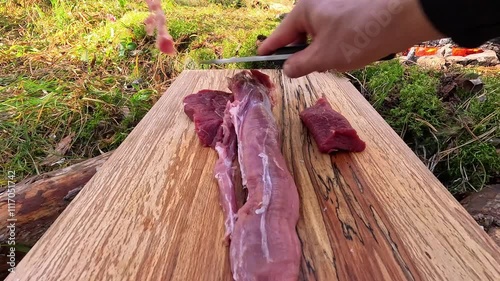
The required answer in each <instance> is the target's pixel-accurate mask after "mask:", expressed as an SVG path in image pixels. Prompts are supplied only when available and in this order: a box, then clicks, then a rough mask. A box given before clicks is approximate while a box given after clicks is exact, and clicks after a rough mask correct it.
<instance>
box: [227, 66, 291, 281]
mask: <svg viewBox="0 0 500 281" xmlns="http://www.w3.org/2000/svg"><path fill="white" fill-rule="evenodd" d="M229 88H230V89H231V91H232V92H233V94H234V102H233V103H232V104H231V109H230V110H229V111H230V113H231V117H232V121H233V124H234V127H235V131H236V136H237V140H238V141H237V146H238V161H239V165H240V169H241V174H242V181H243V184H244V185H245V186H246V188H247V190H248V198H247V201H246V203H245V204H244V205H243V206H242V207H241V208H240V209H239V210H238V213H237V220H236V223H235V225H234V229H233V232H232V236H231V244H230V262H231V269H232V272H233V278H234V279H235V280H237V281H240V280H281V281H292V280H293V281H295V280H297V279H298V275H299V266H300V253H301V248H300V243H299V239H298V235H297V232H296V225H297V221H298V219H299V195H298V191H297V187H296V185H295V183H294V180H293V177H292V175H291V174H290V172H289V170H288V168H287V165H286V162H285V159H284V157H283V155H282V154H281V147H280V141H279V138H280V136H279V129H278V125H277V122H276V120H275V118H274V116H273V113H272V97H271V91H272V83H271V81H270V79H269V77H268V76H267V75H265V74H263V73H261V72H259V71H255V70H253V71H242V72H240V73H237V74H236V75H235V76H233V77H232V78H231V79H230V82H229Z"/></svg>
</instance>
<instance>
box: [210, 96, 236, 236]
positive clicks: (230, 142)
mask: <svg viewBox="0 0 500 281" xmlns="http://www.w3.org/2000/svg"><path fill="white" fill-rule="evenodd" d="M229 108H230V103H229V102H228V103H227V107H226V109H227V110H226V111H225V113H224V117H223V122H222V125H221V126H220V128H219V132H218V135H217V137H216V138H217V139H218V140H219V141H217V143H216V144H215V150H216V151H217V154H218V155H219V159H217V162H216V163H215V178H216V179H217V182H218V184H219V204H220V205H221V207H222V212H223V214H224V226H225V228H226V235H225V237H224V238H225V241H226V243H229V240H230V236H231V233H232V232H233V229H234V223H235V221H236V212H237V211H238V207H237V205H236V192H235V181H234V174H235V171H236V166H235V165H234V160H235V158H236V149H237V148H236V132H235V131H234V126H233V123H232V121H231V115H230V114H229Z"/></svg>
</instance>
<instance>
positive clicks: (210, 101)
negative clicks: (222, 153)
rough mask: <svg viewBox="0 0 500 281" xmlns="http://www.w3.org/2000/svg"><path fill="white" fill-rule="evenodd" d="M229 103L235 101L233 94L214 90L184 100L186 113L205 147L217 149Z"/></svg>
mask: <svg viewBox="0 0 500 281" xmlns="http://www.w3.org/2000/svg"><path fill="white" fill-rule="evenodd" d="M228 101H233V95H232V94H231V93H227V92H223V91H213V90H201V91H199V92H197V93H195V94H191V95H189V96H186V97H185V98H184V112H185V113H186V114H187V116H188V117H189V119H191V121H193V122H194V124H195V131H196V134H197V135H198V137H199V139H200V141H201V143H202V144H203V145H204V146H211V147H215V143H216V142H217V141H218V139H216V136H217V132H218V131H219V128H220V126H221V124H222V121H223V117H224V110H225V109H226V105H227V103H228Z"/></svg>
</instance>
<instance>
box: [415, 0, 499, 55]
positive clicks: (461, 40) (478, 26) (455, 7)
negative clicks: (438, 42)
mask: <svg viewBox="0 0 500 281" xmlns="http://www.w3.org/2000/svg"><path fill="white" fill-rule="evenodd" d="M420 3H421V6H422V10H423V11H424V13H425V14H426V16H427V17H428V19H429V20H430V21H431V23H432V24H433V26H434V27H435V28H436V29H437V30H439V31H440V32H441V33H443V34H445V35H446V36H448V37H451V38H452V39H453V41H454V42H455V43H457V44H459V45H461V46H463V47H469V48H473V47H478V46H480V45H481V44H483V43H485V42H486V41H488V40H490V39H493V38H495V37H500V1H499V0H474V1H470V0H469V1H467V0H420Z"/></svg>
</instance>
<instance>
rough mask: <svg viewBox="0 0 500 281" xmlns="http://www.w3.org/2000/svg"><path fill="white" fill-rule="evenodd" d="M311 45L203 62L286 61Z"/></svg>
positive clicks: (391, 55)
mask: <svg viewBox="0 0 500 281" xmlns="http://www.w3.org/2000/svg"><path fill="white" fill-rule="evenodd" d="M307 46H309V45H308V44H299V45H289V46H285V47H282V48H279V49H277V50H276V51H275V52H274V53H273V54H272V55H267V56H249V57H232V58H223V59H213V60H204V61H201V62H200V63H202V64H225V63H238V62H260V61H285V60H287V59H288V58H289V57H290V56H291V55H293V54H294V53H296V52H299V51H301V50H304V49H305V48H307ZM395 57H396V54H390V55H388V56H386V57H383V58H381V59H380V60H379V61H385V60H391V59H393V58H395Z"/></svg>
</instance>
